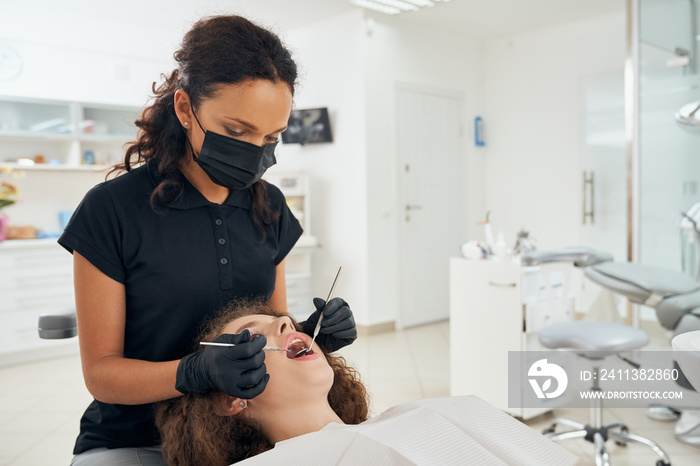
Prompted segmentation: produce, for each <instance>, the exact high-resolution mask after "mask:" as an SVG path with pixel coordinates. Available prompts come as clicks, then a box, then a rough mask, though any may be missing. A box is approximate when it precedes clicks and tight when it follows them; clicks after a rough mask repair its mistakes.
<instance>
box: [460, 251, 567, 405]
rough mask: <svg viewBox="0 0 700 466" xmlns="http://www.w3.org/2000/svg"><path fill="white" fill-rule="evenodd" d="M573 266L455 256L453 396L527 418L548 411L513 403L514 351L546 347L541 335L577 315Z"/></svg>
mask: <svg viewBox="0 0 700 466" xmlns="http://www.w3.org/2000/svg"><path fill="white" fill-rule="evenodd" d="M572 270H573V267H572V265H571V264H560V263H554V264H545V265H542V266H538V267H523V266H521V265H520V264H518V263H514V262H509V261H505V262H500V261H488V260H467V259H462V258H452V259H450V394H451V395H452V396H457V395H477V396H480V397H481V398H483V399H484V400H486V401H487V402H489V403H491V404H493V405H494V406H497V407H498V408H500V409H502V410H504V411H506V412H509V413H510V414H513V415H515V416H518V417H521V418H523V419H529V418H531V417H534V416H537V415H539V414H541V413H543V412H545V410H543V409H532V408H509V407H508V388H509V384H508V352H509V351H528V350H530V351H536V350H543V349H544V348H543V347H542V346H541V345H540V344H539V341H538V340H537V333H538V332H539V330H540V329H542V328H543V327H545V326H546V325H549V324H552V323H554V322H560V321H565V320H573V319H574V297H573V292H572V289H573V288H572Z"/></svg>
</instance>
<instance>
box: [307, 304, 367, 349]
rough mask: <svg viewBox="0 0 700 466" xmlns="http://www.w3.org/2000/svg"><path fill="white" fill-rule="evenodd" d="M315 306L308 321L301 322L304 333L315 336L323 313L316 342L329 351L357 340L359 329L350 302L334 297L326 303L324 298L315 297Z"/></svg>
mask: <svg viewBox="0 0 700 466" xmlns="http://www.w3.org/2000/svg"><path fill="white" fill-rule="evenodd" d="M314 306H316V311H315V312H314V313H313V314H311V316H309V319H308V320H307V321H305V322H302V323H301V327H302V328H303V329H304V333H306V334H307V335H312V336H313V334H314V330H315V329H316V324H317V323H318V319H319V317H320V316H321V313H323V320H322V321H321V330H320V331H319V333H318V337H316V343H318V344H319V346H322V347H323V348H324V349H325V350H326V351H328V352H333V351H337V350H339V349H340V348H342V347H343V346H347V345H349V344H350V343H352V342H353V341H355V339H356V338H357V329H356V328H355V319H353V317H352V311H351V310H350V306H348V303H346V302H345V301H343V300H342V299H340V298H333V299H331V300H330V301H328V304H326V301H324V300H323V299H321V298H314Z"/></svg>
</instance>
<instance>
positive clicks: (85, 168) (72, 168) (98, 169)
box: [0, 162, 112, 173]
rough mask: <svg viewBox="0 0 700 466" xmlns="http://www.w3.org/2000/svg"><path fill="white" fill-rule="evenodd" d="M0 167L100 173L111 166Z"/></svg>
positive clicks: (43, 165)
mask: <svg viewBox="0 0 700 466" xmlns="http://www.w3.org/2000/svg"><path fill="white" fill-rule="evenodd" d="M0 166H2V167H9V168H11V169H13V170H26V171H71V172H81V171H82V172H94V173H100V172H104V171H107V170H109V169H110V168H111V167H112V166H111V165H72V164H68V163H66V164H60V165H52V164H50V163H37V164H35V165H22V164H19V163H3V162H0Z"/></svg>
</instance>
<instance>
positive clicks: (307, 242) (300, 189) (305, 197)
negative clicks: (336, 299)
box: [263, 167, 318, 322]
mask: <svg viewBox="0 0 700 466" xmlns="http://www.w3.org/2000/svg"><path fill="white" fill-rule="evenodd" d="M263 178H264V179H265V180H266V181H269V182H270V183H272V184H274V185H275V186H277V187H278V188H279V189H280V190H281V191H282V193H283V194H284V197H285V199H286V200H287V205H288V206H289V210H291V211H292V213H293V214H294V216H295V217H296V218H297V219H298V220H299V223H301V226H302V228H303V229H304V234H303V235H302V236H301V238H299V241H298V242H297V244H296V245H295V246H294V249H292V250H291V251H290V253H289V255H288V256H287V260H286V269H285V271H286V278H287V311H288V312H289V313H290V314H291V315H292V316H294V318H295V319H297V320H298V321H299V322H301V321H303V320H306V318H307V317H309V315H310V314H311V313H312V312H313V311H314V309H315V308H314V305H313V302H312V300H313V294H312V287H311V276H312V275H311V254H313V252H314V250H316V248H318V242H317V241H316V238H315V237H314V236H313V235H312V234H311V215H310V212H311V209H310V196H309V179H308V176H307V175H306V174H305V173H301V172H285V171H281V170H280V169H279V167H275V168H273V169H271V170H270V171H268V172H267V173H265V176H264V177H263Z"/></svg>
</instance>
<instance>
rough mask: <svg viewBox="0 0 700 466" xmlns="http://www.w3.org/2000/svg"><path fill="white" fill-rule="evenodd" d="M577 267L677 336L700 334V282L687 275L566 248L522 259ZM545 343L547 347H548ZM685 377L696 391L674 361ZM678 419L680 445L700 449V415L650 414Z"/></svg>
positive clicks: (682, 379) (653, 409)
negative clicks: (643, 309) (645, 310)
mask: <svg viewBox="0 0 700 466" xmlns="http://www.w3.org/2000/svg"><path fill="white" fill-rule="evenodd" d="M562 261H565V262H573V264H574V265H575V266H576V267H579V268H581V269H582V270H583V273H584V275H585V276H586V277H587V278H588V279H590V280H591V281H593V282H595V283H597V284H598V285H600V286H602V287H604V288H607V289H609V290H612V291H613V292H615V293H619V294H621V295H623V296H625V297H626V298H627V299H628V300H629V301H630V302H633V303H636V304H642V305H645V306H648V307H651V308H653V309H654V310H655V311H656V317H657V319H658V321H659V323H660V324H661V325H662V326H663V327H664V328H666V329H668V330H670V331H672V332H673V337H676V336H678V335H681V334H684V333H686V332H691V331H696V330H700V283H698V282H697V281H695V280H694V279H693V278H691V277H689V276H688V275H686V274H684V273H682V272H679V271H675V270H670V269H665V268H661V267H652V266H646V265H641V264H632V263H626V262H613V261H612V256H611V255H609V254H607V253H602V252H599V251H596V250H594V249H590V248H565V249H560V250H551V251H536V252H530V253H527V254H524V255H523V256H522V257H521V262H522V264H523V265H527V266H535V265H539V264H543V263H547V262H562ZM543 344H544V343H543ZM674 368H675V369H677V370H678V372H679V374H680V377H679V379H678V380H677V383H678V384H679V385H681V386H682V387H684V388H687V389H690V390H693V386H692V385H691V384H690V382H689V381H688V379H687V378H686V376H685V375H684V374H683V371H682V369H681V368H680V367H679V366H678V363H677V362H674ZM659 411H661V412H669V411H670V412H672V413H675V414H677V416H676V417H674V419H678V422H677V423H676V426H675V429H674V430H675V436H676V438H677V439H678V440H680V441H682V442H684V443H688V444H690V445H693V446H697V447H700V412H698V411H694V410H685V411H679V410H676V409H674V408H670V407H661V406H652V407H650V409H649V410H648V411H647V414H648V415H649V416H650V417H652V418H655V419H659V417H658V415H657V414H655V413H658V412H659Z"/></svg>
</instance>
